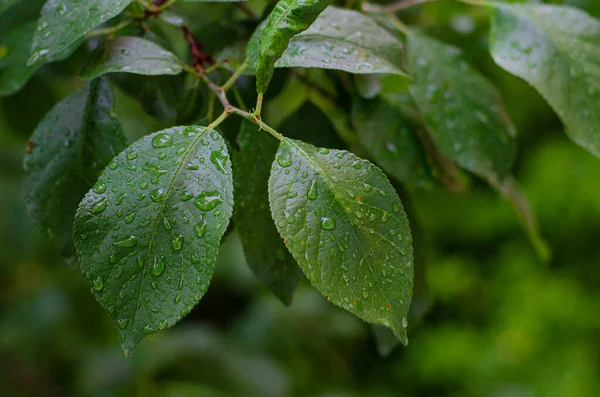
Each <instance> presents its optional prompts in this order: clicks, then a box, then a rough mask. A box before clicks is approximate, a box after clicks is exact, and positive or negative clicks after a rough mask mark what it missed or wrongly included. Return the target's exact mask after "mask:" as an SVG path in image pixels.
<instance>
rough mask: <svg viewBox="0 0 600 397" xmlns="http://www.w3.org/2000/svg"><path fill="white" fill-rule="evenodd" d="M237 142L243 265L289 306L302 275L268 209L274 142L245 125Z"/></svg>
mask: <svg viewBox="0 0 600 397" xmlns="http://www.w3.org/2000/svg"><path fill="white" fill-rule="evenodd" d="M238 141H239V144H240V149H241V150H240V151H239V152H238V153H237V154H236V155H235V157H234V158H235V162H234V164H235V170H236V172H235V175H234V179H235V196H236V200H235V202H236V210H235V214H234V219H235V225H236V227H237V228H238V232H239V235H240V240H241V241H242V246H243V248H244V254H245V255H246V261H247V262H248V266H250V268H251V269H252V271H253V272H254V274H255V275H256V277H258V279H259V280H260V281H262V282H263V283H264V284H265V285H266V286H267V287H268V288H269V289H270V290H271V291H273V293H274V294H275V295H276V296H277V297H278V298H279V299H281V301H282V302H283V303H285V304H286V305H289V304H290V302H291V301H292V296H293V294H294V291H295V289H296V285H297V284H298V280H299V278H300V277H301V276H302V274H301V272H300V269H299V268H298V265H297V264H296V261H295V260H294V258H292V256H291V255H290V253H289V252H288V250H287V249H286V248H285V245H284V244H283V241H282V240H281V237H280V236H279V233H277V229H276V228H275V224H274V223H273V219H272V218H271V211H270V209H269V195H268V182H269V172H270V170H271V167H270V166H271V162H272V161H273V159H274V158H275V152H277V141H276V140H275V139H274V138H273V137H271V136H269V135H267V134H265V133H264V132H262V131H259V130H258V127H256V126H254V124H251V123H250V122H248V121H244V122H243V123H242V130H241V132H240V135H239V137H238Z"/></svg>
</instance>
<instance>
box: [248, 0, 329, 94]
mask: <svg viewBox="0 0 600 397" xmlns="http://www.w3.org/2000/svg"><path fill="white" fill-rule="evenodd" d="M331 3H332V0H279V1H278V2H277V4H276V5H275V8H274V9H273V11H271V14H270V15H269V18H268V20H267V21H266V23H265V24H264V29H263V30H262V31H261V33H260V36H259V39H258V44H259V46H258V59H257V60H256V90H257V92H258V93H259V94H263V93H264V92H265V91H267V87H268V86H269V82H270V81H271V77H273V71H274V69H275V62H276V61H277V60H278V59H279V58H280V57H281V55H282V54H283V52H284V51H285V49H286V48H287V46H288V44H289V41H290V39H291V38H292V37H293V36H294V35H296V34H298V33H300V32H303V31H305V30H306V29H307V28H308V27H309V26H310V25H311V24H312V23H313V22H314V21H315V19H317V17H318V16H319V14H320V13H321V12H323V10H324V9H325V8H326V7H327V6H328V5H329V4H331Z"/></svg>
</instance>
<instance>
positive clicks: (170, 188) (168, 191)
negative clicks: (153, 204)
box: [129, 127, 209, 338]
mask: <svg viewBox="0 0 600 397" xmlns="http://www.w3.org/2000/svg"><path fill="white" fill-rule="evenodd" d="M201 128H203V127H201ZM208 130H209V129H208V128H204V130H203V131H202V132H201V133H200V134H198V136H197V137H196V138H195V139H194V140H193V141H192V143H191V144H190V146H189V148H188V150H187V151H186V152H185V154H184V155H183V157H182V160H181V162H180V163H179V166H178V167H177V169H176V170H175V173H174V174H173V178H172V179H171V183H170V184H169V188H168V189H167V192H166V194H165V199H164V201H163V202H162V205H161V207H160V210H159V211H158V214H157V216H156V221H155V222H154V227H153V228H152V235H151V236H150V242H149V243H148V251H147V253H146V262H145V266H144V269H143V271H142V278H141V280H140V289H139V293H138V299H137V303H136V305H135V314H134V315H133V319H132V321H131V332H130V333H129V337H130V338H131V337H132V336H133V331H134V329H135V320H136V318H137V314H138V312H139V305H140V301H141V299H142V289H143V287H144V279H145V277H146V269H147V268H148V263H149V262H148V260H149V259H150V250H151V249H152V244H153V243H154V236H155V235H156V231H157V229H158V222H159V220H160V219H161V217H162V216H163V215H162V214H163V210H164V208H165V205H166V203H167V200H168V199H169V197H170V194H171V190H172V189H173V186H174V185H175V181H176V180H177V177H178V176H179V172H180V171H181V168H182V167H183V164H184V163H185V160H186V159H187V157H188V156H189V154H190V153H191V152H192V150H193V149H194V148H195V147H196V144H197V143H198V141H200V139H201V138H202V137H203V136H204V134H205V133H206V132H207V131H208ZM177 133H182V132H177Z"/></svg>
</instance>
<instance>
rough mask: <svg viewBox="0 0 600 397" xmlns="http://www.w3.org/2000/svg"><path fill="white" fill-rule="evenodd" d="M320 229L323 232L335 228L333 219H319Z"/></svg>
mask: <svg viewBox="0 0 600 397" xmlns="http://www.w3.org/2000/svg"><path fill="white" fill-rule="evenodd" d="M321 227H322V228H323V229H325V230H331V229H334V228H335V219H333V218H321Z"/></svg>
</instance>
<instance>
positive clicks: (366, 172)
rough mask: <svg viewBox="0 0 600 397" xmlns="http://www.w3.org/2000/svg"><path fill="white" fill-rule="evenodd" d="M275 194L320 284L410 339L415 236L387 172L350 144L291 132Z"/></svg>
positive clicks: (295, 244)
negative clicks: (307, 139) (325, 143)
mask: <svg viewBox="0 0 600 397" xmlns="http://www.w3.org/2000/svg"><path fill="white" fill-rule="evenodd" d="M269 200H270V203H271V212H272V215H273V219H274V220H275V223H276V225H277V229H278V231H279V233H280V234H281V236H282V237H283V238H284V239H287V247H288V249H289V250H290V252H291V253H292V256H293V257H294V258H295V259H296V261H298V264H299V265H300V268H301V269H302V270H303V271H304V274H305V275H306V276H307V278H308V279H309V280H310V282H311V283H312V284H313V285H314V286H315V288H316V289H317V290H319V292H321V293H322V294H323V295H325V296H326V298H327V299H328V300H329V301H330V302H332V303H334V304H335V305H338V306H340V307H342V308H344V309H346V310H348V311H349V312H351V313H354V314H355V315H356V316H358V317H359V318H361V319H363V320H365V321H368V322H370V323H375V324H380V325H385V326H387V327H390V328H391V329H392V330H393V331H394V333H395V334H396V336H397V337H398V338H399V339H400V340H401V341H402V342H403V343H405V344H406V343H407V342H408V339H407V336H406V326H407V319H406V316H407V313H408V308H409V306H410V300H411V294H412V280H413V266H412V264H413V258H412V239H411V234H410V228H409V225H408V220H407V219H406V214H405V213H404V210H403V208H402V204H401V203H400V199H399V198H398V195H397V194H396V192H395V191H394V189H393V188H392V186H391V185H390V183H389V181H388V180H387V178H386V176H385V175H384V174H383V172H381V170H380V169H379V168H377V167H375V166H374V165H373V164H371V163H369V162H368V161H366V160H362V159H360V158H358V157H356V156H355V155H353V154H352V153H349V152H347V151H343V150H329V149H322V148H319V149H317V148H315V147H314V146H311V145H309V144H307V143H304V142H301V141H295V140H292V139H288V138H284V139H283V140H282V142H281V144H280V146H279V149H278V151H277V154H276V159H275V161H274V162H273V165H272V169H271V176H270V178H269Z"/></svg>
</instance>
